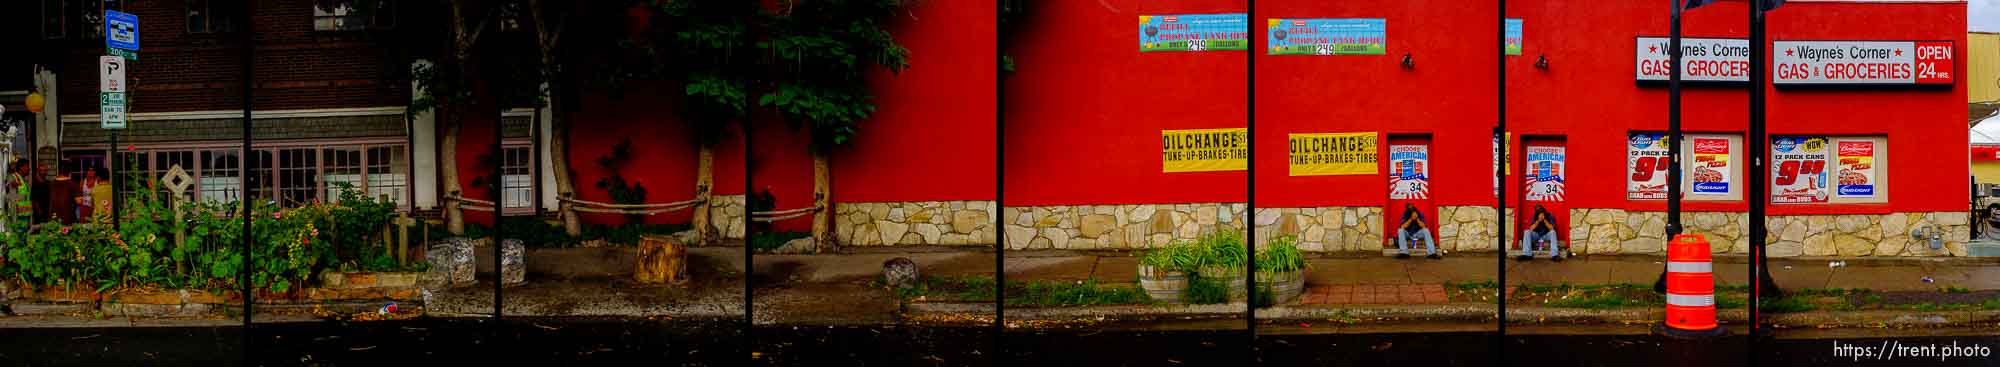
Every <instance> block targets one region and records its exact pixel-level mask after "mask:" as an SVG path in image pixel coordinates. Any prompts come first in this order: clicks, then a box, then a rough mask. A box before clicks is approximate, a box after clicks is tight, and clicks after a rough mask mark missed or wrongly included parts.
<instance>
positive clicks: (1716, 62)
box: [1633, 37, 1750, 82]
mask: <svg viewBox="0 0 2000 367" xmlns="http://www.w3.org/2000/svg"><path fill="white" fill-rule="evenodd" d="M1637 39H1638V43H1639V44H1638V48H1637V52H1636V53H1634V55H1633V56H1634V57H1633V60H1634V63H1635V64H1636V65H1637V67H1638V69H1637V70H1635V71H1634V73H1633V75H1634V76H1636V77H1637V78H1638V79H1637V80H1641V81H1667V79H1668V78H1669V77H1670V76H1671V75H1670V74H1667V73H1671V72H1673V65H1672V64H1673V60H1672V59H1670V58H1669V57H1668V55H1667V51H1670V50H1672V49H1673V47H1672V46H1671V45H1669V42H1668V39H1667V37H1638V38H1637ZM1681 65H1683V66H1686V67H1684V68H1681V70H1682V71H1681V81H1683V82H1749V81H1750V40H1748V39H1742V38H1689V37H1681Z"/></svg>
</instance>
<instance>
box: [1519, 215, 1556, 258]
mask: <svg viewBox="0 0 2000 367" xmlns="http://www.w3.org/2000/svg"><path fill="white" fill-rule="evenodd" d="M1542 241H1548V243H1549V260H1552V261H1558V262H1560V261H1563V256H1562V239H1561V238H1557V237H1556V216H1555V214H1549V209H1548V208H1545V207H1542V206H1541V205H1536V206H1535V217H1534V219H1530V220H1529V221H1528V227H1527V228H1524V229H1522V230H1521V251H1522V252H1521V255H1520V256H1518V257H1515V258H1514V259H1516V260H1522V261H1526V260H1530V259H1534V258H1535V243H1537V242H1542Z"/></svg>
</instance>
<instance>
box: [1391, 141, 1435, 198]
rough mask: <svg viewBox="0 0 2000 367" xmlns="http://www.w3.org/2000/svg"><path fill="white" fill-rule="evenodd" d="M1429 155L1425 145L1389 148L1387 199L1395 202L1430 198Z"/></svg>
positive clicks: (1393, 146) (1428, 149)
mask: <svg viewBox="0 0 2000 367" xmlns="http://www.w3.org/2000/svg"><path fill="white" fill-rule="evenodd" d="M1430 168H1431V154H1430V147H1429V146H1425V145H1390V146H1389V198H1390V199H1395V200H1413V199H1429V198H1430V197H1431V177H1430Z"/></svg>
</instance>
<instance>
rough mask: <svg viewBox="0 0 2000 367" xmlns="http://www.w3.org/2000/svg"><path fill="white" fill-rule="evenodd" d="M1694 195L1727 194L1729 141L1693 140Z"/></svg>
mask: <svg viewBox="0 0 2000 367" xmlns="http://www.w3.org/2000/svg"><path fill="white" fill-rule="evenodd" d="M1688 171H1689V173H1692V174H1694V193H1696V194H1728V193H1729V139H1726V138H1694V167H1693V168H1692V169H1689V170H1688Z"/></svg>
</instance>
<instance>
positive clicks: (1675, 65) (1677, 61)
mask: <svg viewBox="0 0 2000 367" xmlns="http://www.w3.org/2000/svg"><path fill="white" fill-rule="evenodd" d="M1669 1H1670V2H1672V3H1673V5H1672V7H1673V17H1672V19H1673V25H1671V26H1669V27H1670V28H1669V29H1668V33H1669V36H1668V38H1667V162H1669V163H1668V164H1667V234H1666V239H1667V241H1673V238H1674V236H1676V235H1680V234H1681V1H1682V0H1669ZM1653 292H1655V293H1666V292H1667V268H1666V266H1665V265H1662V266H1661V267H1660V278H1659V280H1655V281H1653Z"/></svg>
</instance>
